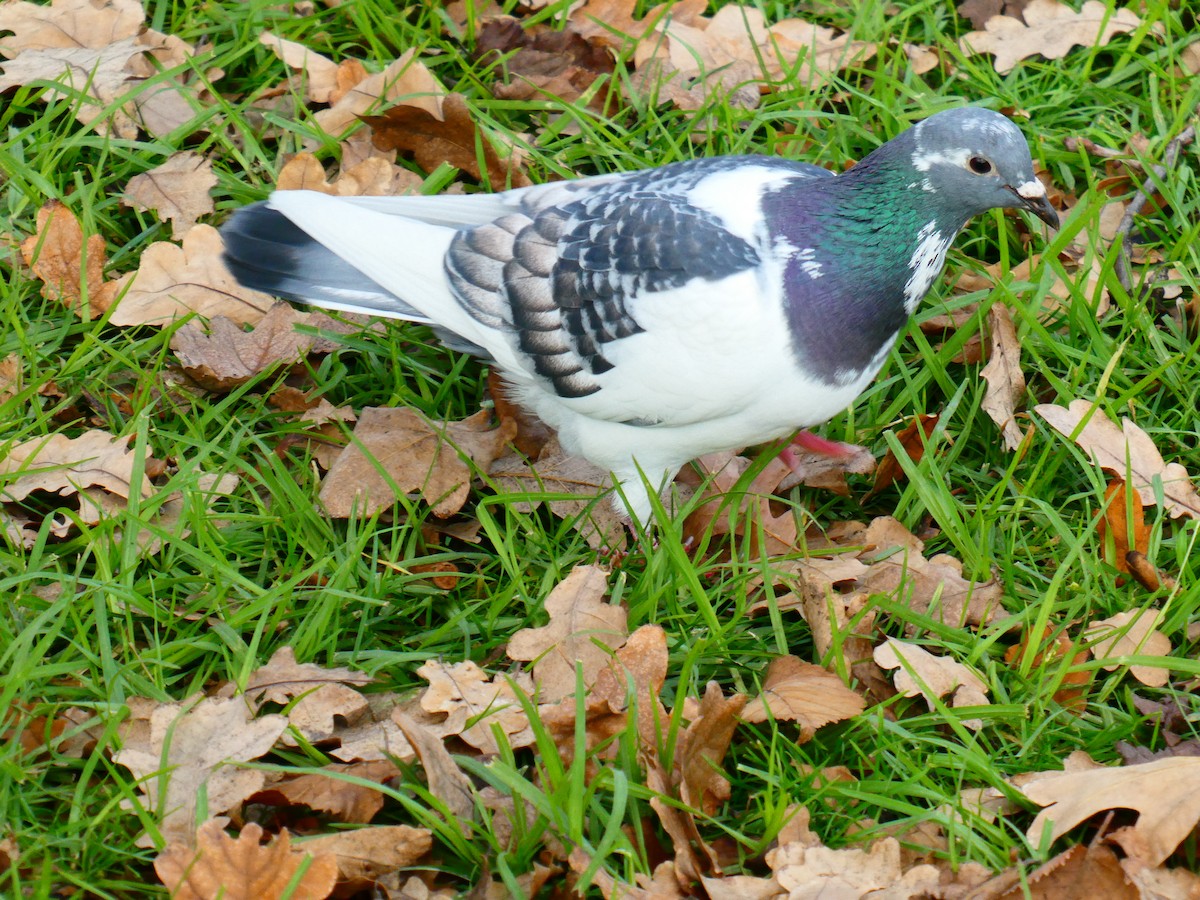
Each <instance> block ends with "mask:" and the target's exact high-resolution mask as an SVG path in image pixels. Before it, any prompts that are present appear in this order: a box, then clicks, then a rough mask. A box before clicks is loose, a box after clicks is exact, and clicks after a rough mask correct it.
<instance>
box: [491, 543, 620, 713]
mask: <svg viewBox="0 0 1200 900" xmlns="http://www.w3.org/2000/svg"><path fill="white" fill-rule="evenodd" d="M607 590H608V575H607V573H606V572H605V571H604V570H603V569H601V568H599V567H598V566H576V567H575V568H574V569H572V570H571V572H570V574H568V575H567V577H566V578H564V579H563V580H562V581H561V582H560V583H559V584H557V585H555V587H554V590H552V591H551V592H550V595H549V596H548V597H547V598H546V602H545V609H546V612H547V613H548V614H549V616H550V622H549V624H547V625H543V626H542V627H540V628H524V629H522V630H520V631H518V632H517V633H516V634H514V635H513V636H512V637H511V638H510V639H509V641H508V649H507V651H506V652H507V654H508V657H509V658H510V659H515V660H521V661H526V662H533V680H534V684H535V685H536V686H537V697H538V700H539V702H541V703H554V702H556V701H558V700H561V699H562V698H563V697H567V696H570V695H572V694H574V693H575V669H576V665H579V666H582V671H583V683H584V685H585V686H586V687H590V686H591V684H592V683H593V682H594V681H595V679H596V676H597V675H598V674H599V673H600V671H601V670H603V669H604V668H605V667H606V666H607V665H608V662H609V660H610V659H611V658H612V650H614V649H616V648H617V647H620V646H621V645H622V644H623V643H624V642H625V639H626V637H627V636H628V634H629V632H628V630H627V628H626V625H625V619H626V612H625V610H624V609H623V608H622V607H620V606H613V605H612V604H609V603H606V602H604V594H605V593H606V592H607Z"/></svg>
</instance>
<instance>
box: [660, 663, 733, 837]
mask: <svg viewBox="0 0 1200 900" xmlns="http://www.w3.org/2000/svg"><path fill="white" fill-rule="evenodd" d="M745 706H746V696H745V695H744V694H734V695H732V696H730V697H726V696H725V695H724V694H723V693H722V691H721V688H720V686H719V685H718V684H717V683H716V682H715V681H710V682H709V683H708V686H707V687H706V688H705V690H704V697H703V698H701V700H700V709H699V712H698V714H697V715H696V717H695V718H694V719H693V720H692V721H691V722H690V723H689V724H688V727H687V728H686V729H685V730H684V732H683V734H681V735H680V736H679V744H678V745H677V747H676V748H675V768H676V779H677V781H678V784H679V799H680V800H682V801H683V802H684V804H686V805H687V806H688V807H690V808H692V809H698V810H700V811H702V812H703V813H705V814H706V815H710V816H711V815H712V814H714V813H715V812H716V811H717V809H718V808H719V807H720V805H721V804H722V803H724V802H725V801H726V800H728V799H729V795H730V791H731V787H730V784H729V780H728V779H727V778H726V777H725V776H724V775H723V774H722V773H721V763H722V762H723V761H724V759H725V753H726V752H727V751H728V750H729V743H730V741H731V740H732V739H733V732H734V730H735V729H736V728H737V724H738V720H739V717H740V716H741V713H742V710H743V708H744V707H745Z"/></svg>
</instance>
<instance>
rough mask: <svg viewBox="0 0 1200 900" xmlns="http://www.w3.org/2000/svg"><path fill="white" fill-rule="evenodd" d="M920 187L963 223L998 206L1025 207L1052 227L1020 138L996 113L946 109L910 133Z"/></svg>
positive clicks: (1055, 216) (1042, 190)
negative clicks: (953, 209) (949, 206)
mask: <svg viewBox="0 0 1200 900" xmlns="http://www.w3.org/2000/svg"><path fill="white" fill-rule="evenodd" d="M908 134H909V136H910V137H911V148H910V150H911V153H912V165H913V168H915V169H916V170H917V171H918V172H920V173H921V174H922V175H923V176H924V178H923V181H922V182H921V186H922V187H923V188H924V189H925V190H927V191H932V192H934V193H935V194H939V195H941V196H942V197H943V198H945V200H946V201H947V202H952V203H953V204H954V205H955V206H956V207H958V209H959V210H960V212H961V215H962V218H963V219H964V221H965V220H966V219H968V218H970V217H972V216H974V215H977V214H979V213H982V212H985V211H987V210H989V209H994V208H997V207H1001V208H1008V209H1024V210H1028V211H1029V212H1031V213H1033V214H1034V215H1035V216H1037V217H1038V218H1039V219H1041V220H1042V221H1043V222H1045V223H1046V224H1048V225H1050V226H1052V227H1054V228H1057V227H1058V213H1056V212H1055V211H1054V208H1053V207H1052V206H1051V205H1050V201H1049V200H1047V199H1046V189H1045V187H1044V186H1043V185H1042V183H1041V182H1040V181H1038V179H1037V177H1036V176H1035V175H1034V173H1033V163H1032V161H1031V159H1030V156H1029V145H1028V144H1027V143H1026V142H1025V136H1024V135H1023V134H1021V131H1020V129H1018V128H1017V126H1016V125H1014V124H1013V123H1012V122H1010V121H1009V120H1008V119H1007V118H1005V117H1004V116H1002V115H1000V114H999V113H996V112H992V111H991V110H987V109H978V108H976V107H965V108H961V109H948V110H945V111H944V112H940V113H936V114H934V115H932V116H930V117H929V118H927V119H924V120H923V121H921V122H918V123H917V124H916V125H914V126H913V128H912V129H911V130H910V131H909V133H908Z"/></svg>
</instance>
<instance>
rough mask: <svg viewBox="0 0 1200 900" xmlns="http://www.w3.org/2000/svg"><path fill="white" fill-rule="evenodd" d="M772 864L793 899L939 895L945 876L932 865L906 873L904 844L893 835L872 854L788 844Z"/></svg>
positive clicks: (900, 899) (775, 853)
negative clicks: (942, 879)
mask: <svg viewBox="0 0 1200 900" xmlns="http://www.w3.org/2000/svg"><path fill="white" fill-rule="evenodd" d="M767 860H768V864H769V865H770V866H771V869H772V871H773V872H774V873H775V878H776V880H777V881H778V882H779V885H780V887H782V888H783V890H784V891H787V892H788V894H787V896H789V897H797V898H801V897H804V898H808V897H811V898H817V897H820V898H826V897H829V898H842V897H844V898H847V900H848V898H851V897H869V896H872V895H875V894H876V892H877V896H880V897H887V898H889V900H908V898H914V900H915V898H918V897H925V896H930V895H933V896H937V894H935V893H934V892H935V891H936V889H937V888H938V883H939V881H940V878H941V876H940V874H939V873H938V870H937V869H936V868H934V867H933V866H930V865H918V866H914V867H913V868H911V869H909V870H908V871H904V869H903V868H902V867H901V864H900V843H899V841H897V840H896V839H895V838H891V837H887V838H883V839H882V840H879V841H876V842H875V843H873V844H872V845H871V846H870V848H869V849H868V850H861V849H858V848H847V849H844V850H831V849H830V848H829V847H824V846H819V845H818V846H806V845H805V844H803V843H794V844H785V845H783V846H781V847H778V848H776V849H775V850H773V851H771V853H769V854H768V855H767Z"/></svg>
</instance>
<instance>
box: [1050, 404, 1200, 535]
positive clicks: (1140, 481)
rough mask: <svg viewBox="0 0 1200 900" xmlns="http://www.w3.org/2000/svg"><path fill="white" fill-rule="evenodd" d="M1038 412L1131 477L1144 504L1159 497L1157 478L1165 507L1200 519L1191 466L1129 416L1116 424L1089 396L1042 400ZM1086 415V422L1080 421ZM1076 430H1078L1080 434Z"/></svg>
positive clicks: (1105, 464) (1122, 474)
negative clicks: (1066, 402)
mask: <svg viewBox="0 0 1200 900" xmlns="http://www.w3.org/2000/svg"><path fill="white" fill-rule="evenodd" d="M1034 412H1036V413H1037V414H1038V415H1039V416H1041V417H1042V418H1043V419H1045V420H1046V421H1047V422H1049V423H1050V424H1051V425H1053V426H1054V428H1055V429H1056V430H1057V431H1058V432H1059V433H1061V434H1063V435H1065V436H1066V437H1068V438H1070V437H1071V436H1072V435H1073V434H1074V435H1075V437H1074V441H1075V443H1076V444H1078V445H1079V447H1080V448H1081V449H1082V450H1084V451H1085V452H1087V453H1088V454H1089V455H1090V456H1091V457H1092V458H1093V459H1094V460H1095V461H1096V463H1097V464H1098V465H1099V466H1100V467H1101V468H1103V469H1105V470H1106V471H1108V472H1111V473H1112V474H1114V475H1117V476H1118V477H1120V478H1123V479H1125V480H1126V482H1127V483H1128V484H1129V485H1130V486H1131V487H1132V488H1133V489H1134V490H1135V491H1137V493H1138V496H1139V497H1140V498H1141V501H1142V505H1143V506H1150V505H1151V504H1152V503H1154V502H1155V496H1156V482H1157V483H1158V484H1161V487H1162V493H1163V507H1164V508H1165V509H1166V511H1167V513H1168V515H1170V516H1171V517H1172V518H1178V517H1179V516H1191V517H1192V518H1193V519H1200V494H1198V493H1197V492H1196V488H1195V487H1194V486H1193V485H1192V483H1191V480H1190V476H1189V475H1188V472H1187V469H1185V468H1184V467H1183V466H1181V465H1180V464H1179V463H1164V461H1163V458H1162V455H1161V454H1160V453H1159V452H1158V450H1157V449H1156V448H1155V446H1154V442H1153V441H1152V440H1151V439H1150V436H1149V435H1148V434H1146V432H1145V431H1143V430H1142V429H1141V428H1139V427H1138V426H1137V425H1135V424H1134V423H1133V422H1131V421H1130V420H1129V419H1122V420H1121V425H1120V426H1118V425H1116V424H1115V423H1114V422H1113V421H1112V419H1110V418H1108V416H1106V415H1105V414H1104V413H1103V412H1102V411H1101V410H1099V409H1098V408H1096V407H1095V406H1094V405H1093V404H1092V403H1091V402H1089V401H1087V400H1072V401H1071V405H1070V406H1067V407H1065V408H1064V407H1061V406H1054V405H1053V404H1050V403H1043V404H1041V405H1039V406H1036V407H1034ZM1085 419H1086V420H1087V423H1086V424H1083V425H1082V427H1080V426H1081V423H1083V422H1084V420H1085ZM1076 432H1078V433H1077V434H1076Z"/></svg>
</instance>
